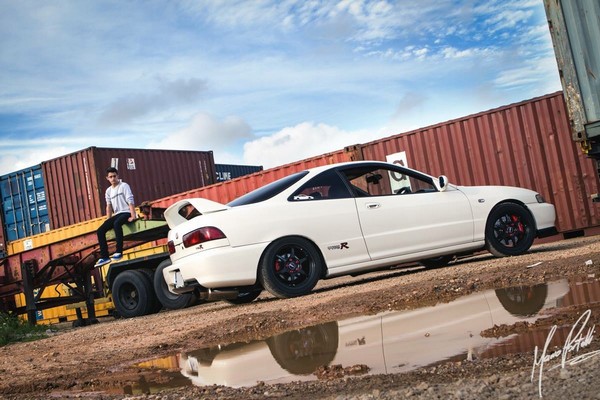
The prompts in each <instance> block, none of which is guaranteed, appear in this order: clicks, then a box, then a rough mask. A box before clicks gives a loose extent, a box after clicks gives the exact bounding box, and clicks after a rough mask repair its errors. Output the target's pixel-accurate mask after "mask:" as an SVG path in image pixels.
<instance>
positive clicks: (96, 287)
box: [0, 210, 197, 324]
mask: <svg viewBox="0 0 600 400" xmlns="http://www.w3.org/2000/svg"><path fill="white" fill-rule="evenodd" d="M146 211H147V210H146ZM154 212H155V215H158V216H159V218H157V219H151V218H149V215H144V218H143V219H137V220H135V221H134V222H131V223H128V224H125V225H124V226H123V236H124V241H123V249H124V257H123V259H122V260H119V262H112V263H111V264H107V265H105V266H102V267H100V268H94V265H95V263H96V260H97V259H98V257H99V246H98V239H97V234H96V230H97V228H98V227H99V226H100V224H102V222H103V221H104V218H97V219H93V220H90V221H85V222H83V223H79V224H75V225H71V226H67V227H63V228H60V229H56V230H51V231H49V232H45V233H42V234H38V235H34V236H30V237H27V238H24V239H21V240H16V241H13V242H10V243H9V244H8V245H7V249H6V250H7V254H8V256H6V257H5V258H2V259H0V311H3V312H6V313H15V314H17V315H24V314H26V315H27V319H28V321H29V323H30V324H35V323H36V313H37V311H39V310H45V309H50V308H54V307H59V306H65V305H71V306H85V308H87V320H86V319H83V317H82V313H81V312H80V311H79V309H78V313H77V317H78V320H77V324H88V323H93V322H95V321H96V315H95V305H94V304H95V301H98V300H99V299H103V298H105V297H107V296H108V297H109V299H111V298H112V301H113V303H114V306H115V311H116V315H118V316H122V317H135V316H139V315H145V314H149V313H152V312H156V311H158V310H160V309H161V308H183V307H186V306H189V305H191V304H194V303H195V302H196V301H197V299H196V298H195V295H194V294H190V295H188V296H183V297H182V296H177V295H173V294H171V293H170V292H169V291H168V290H167V288H166V284H165V283H164V279H162V273H161V271H162V269H159V268H163V267H164V266H166V265H169V264H170V260H169V253H168V250H167V248H166V236H167V232H168V226H167V224H166V222H165V220H164V219H163V218H161V217H162V214H161V213H160V212H157V210H154ZM107 240H108V243H109V248H110V249H111V250H114V246H115V244H114V232H113V231H109V233H108V234H107ZM157 270H159V272H160V273H159V274H156V273H155V272H156V271H157ZM61 284H62V285H66V286H67V287H68V288H69V294H68V295H60V296H57V297H56V296H55V297H47V296H44V292H45V290H48V289H49V288H51V287H53V286H56V285H61ZM19 294H22V295H24V298H25V305H19V304H17V302H16V301H15V296H16V295H19Z"/></svg>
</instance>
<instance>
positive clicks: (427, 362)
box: [138, 278, 600, 387]
mask: <svg viewBox="0 0 600 400" xmlns="http://www.w3.org/2000/svg"><path fill="white" fill-rule="evenodd" d="M598 301H600V284H599V282H598V280H597V279H587V278H586V279H584V280H583V281H581V280H579V281H577V282H575V281H573V282H572V283H571V284H570V285H569V283H568V281H567V280H560V281H556V282H551V283H548V284H541V285H536V286H529V287H526V286H522V287H513V288H507V289H496V290H489V291H485V292H480V293H475V294H472V295H468V296H465V297H462V298H459V299H457V300H454V301H452V302H449V303H444V304H438V305H435V306H432V307H425V308H421V309H415V310H408V311H400V312H385V313H381V314H376V315H372V316H363V317H357V318H351V319H346V320H341V321H333V322H329V323H325V324H320V325H315V326H309V327H306V328H302V329H296V330H293V331H289V332H285V333H283V334H280V335H276V336H273V337H270V338H268V339H266V340H257V341H252V342H249V343H235V344H231V345H226V346H216V347H211V348H204V349H199V350H196V351H191V352H188V353H181V354H178V355H176V356H171V357H170V359H173V357H176V358H177V364H178V368H179V369H180V372H181V374H182V375H183V376H185V377H187V378H188V379H189V380H191V382H192V383H193V384H194V385H198V386H205V385H224V386H230V387H243V386H253V385H255V384H257V383H258V382H265V383H268V384H274V383H286V382H292V381H303V380H315V379H317V371H318V370H321V371H322V369H323V367H326V366H334V365H335V366H337V365H340V366H341V367H342V368H349V367H352V366H360V368H357V370H358V371H360V372H366V373H368V374H388V373H402V372H408V371H411V370H414V369H416V368H419V367H424V366H432V365H436V364H439V363H442V362H444V361H447V360H453V361H459V360H473V359H478V358H487V357H497V356H499V355H503V354H510V353H516V352H533V349H534V347H535V346H536V345H537V346H540V347H542V346H543V345H544V342H545V340H546V337H547V333H548V330H547V329H545V330H542V331H533V332H527V333H525V334H521V335H517V334H512V335H510V336H506V337H499V338H494V337H483V336H482V335H481V332H482V331H485V330H487V329H489V328H492V327H494V326H499V325H502V324H505V325H512V324H514V323H516V322H519V321H525V322H534V321H535V320H537V319H538V318H541V317H543V316H544V315H545V314H547V313H545V312H544V310H548V309H551V308H560V307H566V306H570V305H575V304H587V303H593V302H598ZM560 339H561V335H558V336H557V340H560ZM138 367H143V365H141V364H138Z"/></svg>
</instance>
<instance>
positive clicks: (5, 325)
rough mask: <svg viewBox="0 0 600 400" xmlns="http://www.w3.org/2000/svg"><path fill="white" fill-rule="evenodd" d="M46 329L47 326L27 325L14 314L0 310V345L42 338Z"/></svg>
mask: <svg viewBox="0 0 600 400" xmlns="http://www.w3.org/2000/svg"><path fill="white" fill-rule="evenodd" d="M47 329H48V327H47V326H42V325H29V323H28V322H27V321H23V320H21V319H19V318H18V317H17V316H16V315H13V314H6V313H3V312H0V346H6V345H7V344H9V343H13V342H30V341H33V340H37V339H41V338H44V337H46V336H47V335H46V330H47Z"/></svg>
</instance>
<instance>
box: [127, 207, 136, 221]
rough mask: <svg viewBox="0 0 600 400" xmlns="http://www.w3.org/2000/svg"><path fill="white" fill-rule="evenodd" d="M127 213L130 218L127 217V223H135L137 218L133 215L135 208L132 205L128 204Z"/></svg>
mask: <svg viewBox="0 0 600 400" xmlns="http://www.w3.org/2000/svg"><path fill="white" fill-rule="evenodd" d="M129 212H130V213H131V217H129V219H127V221H129V222H132V221H135V219H136V218H137V216H136V215H135V206H134V205H133V204H131V203H130V204H129Z"/></svg>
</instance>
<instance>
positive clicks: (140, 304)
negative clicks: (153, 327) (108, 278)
mask: <svg viewBox="0 0 600 400" xmlns="http://www.w3.org/2000/svg"><path fill="white" fill-rule="evenodd" d="M152 292H153V289H152V285H151V284H150V280H149V279H148V278H147V277H146V275H144V273H143V272H140V271H137V270H127V271H123V272H121V273H120V274H119V275H117V277H116V278H115V281H114V283H113V286H112V296H113V302H114V304H115V308H116V309H117V311H118V313H119V314H120V315H121V316H122V317H123V318H133V317H139V316H142V315H147V314H150V313H151V312H152V309H153V307H154V303H153V302H152V298H151V296H153V293H152Z"/></svg>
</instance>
